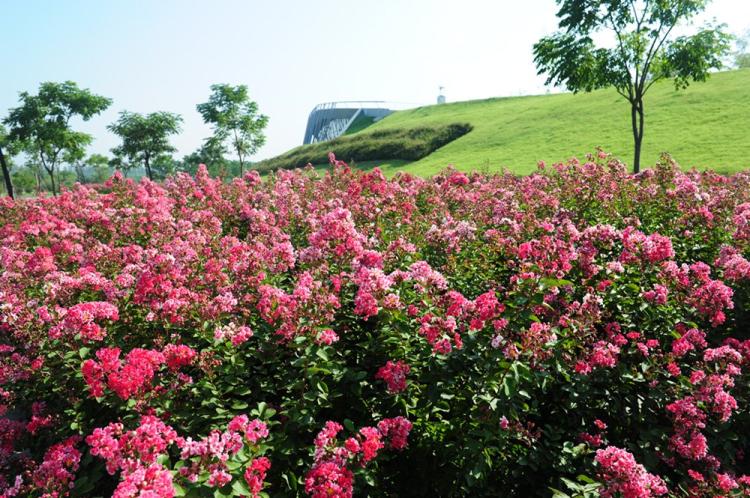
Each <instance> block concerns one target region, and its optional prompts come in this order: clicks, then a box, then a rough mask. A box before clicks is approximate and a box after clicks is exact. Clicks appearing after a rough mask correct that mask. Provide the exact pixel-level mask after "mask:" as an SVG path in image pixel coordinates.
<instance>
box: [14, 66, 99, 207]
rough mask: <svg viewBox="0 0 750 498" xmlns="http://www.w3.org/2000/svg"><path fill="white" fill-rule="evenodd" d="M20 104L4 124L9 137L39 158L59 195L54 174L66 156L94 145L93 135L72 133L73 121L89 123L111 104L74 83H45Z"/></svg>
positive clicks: (22, 93) (25, 93)
mask: <svg viewBox="0 0 750 498" xmlns="http://www.w3.org/2000/svg"><path fill="white" fill-rule="evenodd" d="M19 100H20V102H21V105H19V106H18V107H16V108H14V109H11V110H10V113H9V114H8V117H6V118H5V120H4V122H5V124H7V125H8V126H9V127H10V131H9V134H8V136H9V138H10V139H11V140H14V141H18V142H21V143H23V144H25V146H26V150H27V151H28V152H29V153H31V154H33V155H36V156H37V157H38V159H39V161H40V162H41V164H42V166H43V167H44V169H45V170H46V171H47V174H48V175H49V177H50V182H51V186H52V193H53V194H56V193H57V189H56V183H55V173H56V170H57V167H58V165H59V163H60V161H62V160H63V156H64V155H66V154H68V155H70V154H72V155H77V154H79V153H80V151H83V150H84V149H85V147H86V146H87V145H88V144H89V143H91V141H92V137H91V135H89V134H87V133H83V132H80V131H75V130H73V129H72V127H71V123H70V121H71V119H73V118H75V117H78V118H81V119H83V120H84V121H88V120H89V119H90V118H92V117H93V116H96V115H97V114H99V113H101V112H102V111H104V110H105V109H106V108H107V107H109V106H110V104H111V103H112V100H111V99H108V98H106V97H102V96H100V95H96V94H93V93H91V91H89V90H88V89H82V88H79V87H78V85H77V84H76V83H75V82H73V81H65V82H63V83H56V82H45V83H42V84H41V85H40V86H39V92H38V94H37V95H32V94H30V93H28V92H21V93H20V94H19Z"/></svg>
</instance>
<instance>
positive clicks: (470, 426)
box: [0, 153, 750, 498]
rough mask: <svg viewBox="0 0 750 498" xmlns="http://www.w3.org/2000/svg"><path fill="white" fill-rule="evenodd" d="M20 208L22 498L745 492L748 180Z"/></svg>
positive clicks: (607, 166)
mask: <svg viewBox="0 0 750 498" xmlns="http://www.w3.org/2000/svg"><path fill="white" fill-rule="evenodd" d="M331 160H332V163H333V166H334V168H333V171H332V172H331V173H329V174H326V175H325V176H323V177H318V176H316V175H315V174H314V173H313V172H311V171H308V170H306V171H294V172H289V171H282V172H279V173H278V174H277V175H276V176H272V177H271V178H270V179H268V180H267V181H262V180H261V178H260V177H259V176H258V174H257V173H254V172H251V173H248V174H247V175H245V176H244V177H243V178H241V179H235V180H233V181H232V182H231V183H228V184H225V183H222V182H221V181H219V180H214V179H211V178H209V177H208V175H207V173H206V170H205V168H201V169H200V170H199V172H198V174H197V175H196V177H194V178H192V177H189V176H187V175H178V176H176V177H173V178H170V179H167V180H166V181H165V182H164V183H163V184H156V183H152V182H150V181H147V180H143V181H141V182H140V183H134V182H133V181H131V180H126V179H123V178H122V177H120V176H114V177H113V178H111V179H110V180H109V181H108V182H106V183H105V184H103V185H101V186H96V187H91V186H76V187H75V188H74V189H72V190H69V191H66V192H64V193H62V194H61V195H60V196H58V197H56V198H44V197H41V198H37V199H27V200H19V201H15V202H14V201H11V200H9V199H0V220H2V221H1V224H0V240H1V241H2V245H0V497H3V498H4V497H14V496H15V497H21V496H33V497H39V496H44V497H56V498H60V497H64V496H71V497H82V496H116V497H131V496H139V497H171V496H193V497H198V496H216V497H226V496H246V497H248V496H249V497H260V496H270V495H272V496H312V497H349V496H352V495H356V496H432V495H434V496H519V497H522V496H523V497H526V496H551V495H553V494H556V496H558V497H563V496H603V497H613V498H614V497H627V498H631V497H639V498H641V497H643V498H645V497H656V496H691V497H716V496H724V497H729V496H745V495H747V494H750V477H748V474H750V462H748V460H747V457H746V454H747V451H748V444H749V443H750V411H749V410H748V409H747V403H748V398H749V397H750V392H748V385H750V384H749V383H748V380H750V379H748V375H749V367H750V333H749V332H750V326H748V324H750V314H749V313H748V310H750V261H749V260H750V174H747V173H740V174H737V175H734V176H731V177H726V176H720V175H717V174H714V173H710V172H708V173H698V172H687V173H685V172H680V171H679V170H678V168H677V167H676V166H675V165H674V164H672V163H671V162H670V161H669V160H668V159H667V158H665V159H664V160H663V161H662V162H661V163H660V164H658V165H657V166H656V167H655V168H654V169H651V170H647V171H645V172H643V173H641V174H640V175H637V176H632V175H629V174H627V173H626V172H625V168H624V166H623V165H622V164H620V163H618V162H617V161H615V160H613V159H612V158H610V157H609V156H607V155H606V154H604V153H598V154H595V155H592V156H591V157H589V158H588V160H587V161H586V162H579V161H576V160H572V161H570V162H568V163H565V164H556V165H554V166H553V167H550V168H547V167H546V166H544V165H540V171H539V172H538V173H536V174H533V175H530V176H526V177H516V176H513V175H509V174H505V175H496V176H485V175H481V174H471V175H469V174H465V173H460V172H457V171H454V170H452V169H449V170H447V171H445V172H444V173H442V174H440V175H438V176H435V177H434V178H431V179H428V180H425V179H420V178H416V177H413V176H410V175H407V174H400V175H397V176H396V177H395V178H393V179H392V180H388V179H386V178H385V177H384V176H383V175H382V174H381V173H380V171H378V170H377V169H376V170H374V171H372V172H368V173H365V172H360V171H353V170H350V169H349V168H348V167H347V166H346V165H345V164H344V163H342V162H340V161H337V160H336V159H335V158H333V157H332V158H331Z"/></svg>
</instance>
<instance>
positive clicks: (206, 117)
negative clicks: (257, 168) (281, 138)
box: [196, 84, 268, 174]
mask: <svg viewBox="0 0 750 498" xmlns="http://www.w3.org/2000/svg"><path fill="white" fill-rule="evenodd" d="M211 92H212V93H211V97H209V99H208V102H204V103H202V104H198V105H197V106H196V108H197V110H198V112H199V113H200V114H201V116H203V121H204V122H206V123H207V124H210V125H212V126H213V129H214V135H213V137H211V138H209V139H208V140H207V145H208V147H209V148H212V149H217V148H218V149H220V150H221V151H222V152H224V151H225V144H226V143H227V142H229V144H230V146H231V147H232V149H233V151H234V152H235V153H236V154H237V157H238V159H239V161H240V174H242V168H243V165H244V161H245V159H246V158H247V157H248V156H252V155H253V154H255V153H256V152H257V151H258V148H260V147H261V146H262V145H263V144H264V143H265V142H266V137H265V135H264V134H263V130H264V129H265V128H266V126H267V125H268V117H267V116H264V115H263V114H259V113H258V104H257V103H255V102H254V101H252V100H250V96H249V95H248V92H247V86H245V85H238V86H231V85H228V84H217V85H211Z"/></svg>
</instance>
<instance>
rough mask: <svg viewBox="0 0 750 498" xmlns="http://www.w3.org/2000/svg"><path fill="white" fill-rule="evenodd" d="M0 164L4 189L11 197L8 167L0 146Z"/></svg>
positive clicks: (11, 184) (11, 187) (11, 185)
mask: <svg viewBox="0 0 750 498" xmlns="http://www.w3.org/2000/svg"><path fill="white" fill-rule="evenodd" d="M0 166H2V168H3V178H4V179H5V191H6V192H7V193H8V196H9V197H10V198H11V199H13V198H14V197H13V182H12V181H11V180H10V170H9V169H8V163H6V162H5V154H3V148H2V147H0Z"/></svg>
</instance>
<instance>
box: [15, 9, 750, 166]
mask: <svg viewBox="0 0 750 498" xmlns="http://www.w3.org/2000/svg"><path fill="white" fill-rule="evenodd" d="M556 11H557V8H556V4H555V2H554V0H524V1H522V2H518V1H515V0H481V1H479V0H461V1H455V0H452V1H447V0H445V1H443V0H408V1H407V0H378V1H359V0H320V1H319V0H315V1H309V0H307V1H302V0H295V1H291V0H286V1H284V0H276V1H253V0H244V1H240V0H237V1H230V0H214V1H210V2H209V1H200V2H199V1H192V0H152V1H145V0H141V1H136V0H130V1H124V0H107V1H95V0H90V1H84V0H66V1H57V0H54V1H53V0H47V1H42V0H15V1H13V0H4V2H3V6H2V11H1V14H0V15H1V16H2V23H3V29H2V30H0V47H2V48H3V60H2V67H3V69H2V73H1V76H0V115H4V114H5V111H6V110H7V109H8V108H11V107H13V106H15V105H16V103H17V96H18V92H19V91H22V90H27V91H31V92H35V91H36V88H37V87H38V85H39V83H41V82H43V81H63V80H68V79H70V80H73V81H76V82H78V83H79V85H81V86H82V87H85V88H89V89H91V90H92V91H94V92H96V93H99V94H102V95H105V96H107V97H110V98H112V99H114V103H113V105H112V107H111V108H110V109H109V110H107V111H106V112H105V113H103V114H102V115H100V116H98V117H96V118H94V119H92V120H91V121H90V122H88V123H83V124H81V125H80V129H82V130H85V131H87V132H89V133H92V134H93V135H94V137H95V141H94V143H93V144H92V146H91V151H92V152H102V153H106V152H108V151H109V149H110V148H111V147H113V146H114V145H116V144H117V139H116V138H115V137H114V136H113V135H112V134H110V133H109V132H108V131H107V130H106V126H107V124H109V123H111V122H112V121H114V120H115V119H116V117H117V113H118V112H119V111H121V110H124V109H127V110H129V111H135V112H144V113H145V112H151V111H162V110H163V111H171V112H177V113H179V114H181V115H182V116H183V118H184V120H185V121H184V126H183V133H182V134H181V135H180V136H179V137H176V138H175V139H174V140H173V143H174V144H175V146H177V148H178V149H179V152H178V155H179V156H182V155H183V154H186V153H189V152H191V151H193V150H195V149H196V148H197V147H198V146H199V145H200V143H201V141H202V139H203V138H205V137H206V136H208V135H209V134H210V130H209V128H208V127H206V126H205V125H204V124H203V123H202V121H201V118H200V116H199V115H198V113H197V112H196V111H195V105H196V104H197V103H200V102H203V101H205V100H206V99H207V98H208V95H209V91H210V90H209V86H210V85H211V84H213V83H231V84H245V85H247V86H248V87H249V90H250V94H251V96H252V98H253V99H254V100H256V101H257V102H258V105H259V106H260V109H261V111H262V112H263V113H265V114H267V115H268V116H270V123H269V126H268V129H267V137H268V140H267V144H266V146H265V147H263V149H261V151H260V152H259V153H258V155H257V156H256V158H257V159H260V158H264V157H269V156H272V155H275V154H278V153H281V152H283V151H285V150H287V149H289V148H291V147H293V146H296V145H298V144H299V143H301V141H302V135H303V132H304V126H305V122H306V120H307V115H308V113H309V111H310V110H311V109H312V107H313V106H314V105H315V104H317V103H319V102H327V101H334V100H359V99H362V100H388V101H395V102H407V103H415V104H426V103H433V102H434V100H435V97H436V95H437V93H438V86H439V85H443V86H445V94H446V95H447V97H448V100H449V101H457V100H467V99H476V98H486V97H493V96H504V95H518V94H532V93H542V92H544V90H545V89H544V86H543V82H544V81H543V78H541V77H539V76H536V72H535V70H534V67H533V62H532V55H531V47H532V45H533V43H534V42H535V41H537V40H538V39H539V38H540V37H541V36H543V35H545V34H548V33H550V32H552V31H554V30H555V28H556V26H557V21H556V18H555V12H556ZM712 18H714V19H716V20H717V21H719V22H725V23H727V24H728V27H729V30H730V31H732V32H735V33H739V32H742V31H744V30H746V29H748V28H750V0H714V1H713V2H712V3H711V4H710V5H709V8H708V9H707V11H706V13H705V15H703V16H702V17H701V19H699V21H698V22H701V21H703V20H706V19H712Z"/></svg>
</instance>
